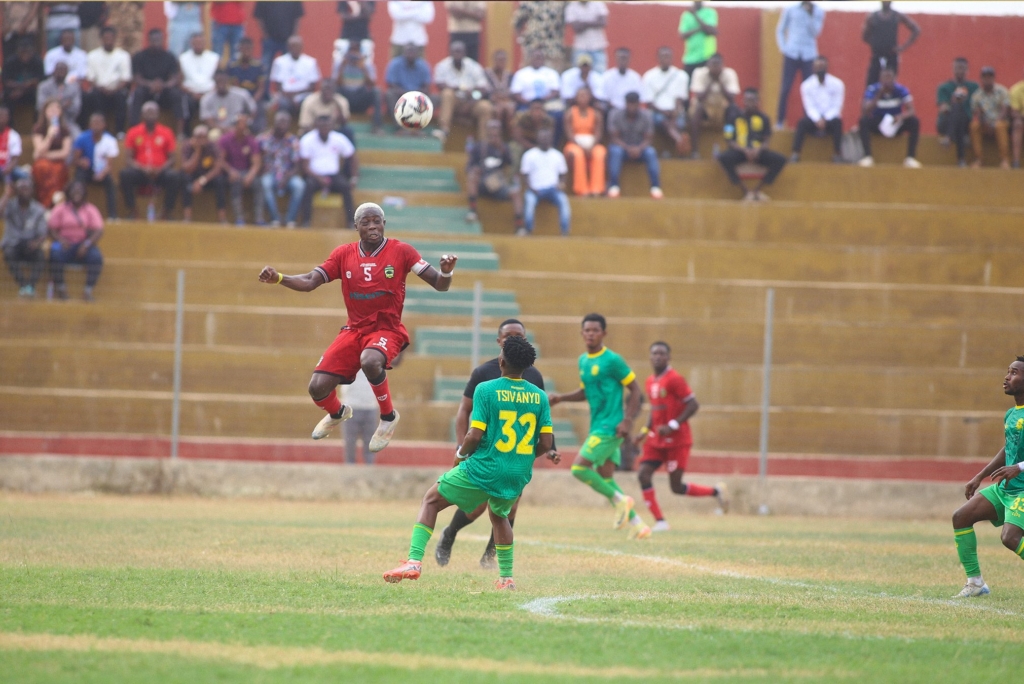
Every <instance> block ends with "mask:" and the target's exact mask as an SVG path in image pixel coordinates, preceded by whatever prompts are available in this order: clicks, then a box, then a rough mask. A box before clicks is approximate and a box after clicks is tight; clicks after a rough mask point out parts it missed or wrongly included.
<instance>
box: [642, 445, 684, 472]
mask: <svg viewBox="0 0 1024 684" xmlns="http://www.w3.org/2000/svg"><path fill="white" fill-rule="evenodd" d="M646 461H651V462H654V463H657V464H658V465H661V464H662V463H664V464H665V470H667V471H668V472H670V473H671V472H675V471H676V470H682V471H685V470H686V465H687V464H688V463H689V462H690V445H689V444H673V445H671V446H668V447H657V446H653V445H652V444H651V443H650V442H644V453H643V457H641V459H640V462H641V463H644V462H646Z"/></svg>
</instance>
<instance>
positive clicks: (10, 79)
mask: <svg viewBox="0 0 1024 684" xmlns="http://www.w3.org/2000/svg"><path fill="white" fill-rule="evenodd" d="M3 66H4V68H3V78H4V104H5V105H7V106H8V107H9V108H10V109H11V111H14V110H15V109H16V108H17V107H18V106H19V105H28V106H29V107H32V108H33V109H35V106H36V89H37V88H38V87H39V82H40V81H42V80H43V77H44V76H45V74H44V73H43V60H41V59H39V57H38V56H37V55H36V50H35V48H34V47H33V46H32V43H31V42H30V39H29V38H25V39H24V40H23V41H22V42H21V44H20V45H18V52H17V53H16V54H15V55H14V59H9V60H8V59H5V60H4V65H3Z"/></svg>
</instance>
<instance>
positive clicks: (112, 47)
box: [82, 26, 132, 133]
mask: <svg viewBox="0 0 1024 684" xmlns="http://www.w3.org/2000/svg"><path fill="white" fill-rule="evenodd" d="M100 41H101V42H102V43H103V45H102V46H101V47H98V48H96V49H95V50H93V51H92V52H90V53H89V60H88V65H89V68H88V73H87V75H86V80H87V81H88V82H89V84H90V85H91V88H90V89H89V92H88V93H86V94H85V95H84V101H83V103H82V104H83V108H84V109H85V112H84V113H85V114H86V115H89V116H91V115H92V114H93V113H94V112H102V113H103V114H106V115H107V116H110V117H111V118H112V119H113V121H114V132H115V133H123V132H124V126H125V122H126V120H127V118H128V86H130V85H131V83H132V58H131V56H130V55H129V54H128V53H127V52H125V51H124V50H122V49H121V48H119V47H116V43H117V29H115V28H114V27H112V26H104V27H103V30H102V31H101V32H100Z"/></svg>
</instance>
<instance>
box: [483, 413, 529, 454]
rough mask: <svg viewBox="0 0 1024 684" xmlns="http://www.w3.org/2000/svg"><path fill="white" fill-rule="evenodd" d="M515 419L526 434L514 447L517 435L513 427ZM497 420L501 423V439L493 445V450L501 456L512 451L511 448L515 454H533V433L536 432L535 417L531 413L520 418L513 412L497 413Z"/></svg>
mask: <svg viewBox="0 0 1024 684" xmlns="http://www.w3.org/2000/svg"><path fill="white" fill-rule="evenodd" d="M517 419H518V423H519V424H520V425H522V426H523V427H525V428H526V434H525V435H523V438H522V439H521V440H519V444H518V446H517V445H516V437H517V436H518V435H516V430H515V428H514V427H513V425H515V423H516V422H517ZM498 420H500V421H501V435H502V439H500V440H498V441H497V442H496V443H495V444H494V448H495V449H497V450H498V451H500V452H501V453H503V454H507V453H508V452H510V451H512V447H515V448H516V453H517V454H532V453H533V433H534V432H535V431H536V430H537V416H535V415H533V414H532V413H524V414H523V415H521V416H520V415H519V414H517V413H516V412H515V411H499V412H498Z"/></svg>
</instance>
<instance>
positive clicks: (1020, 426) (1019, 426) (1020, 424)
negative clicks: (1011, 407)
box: [1017, 418, 1024, 430]
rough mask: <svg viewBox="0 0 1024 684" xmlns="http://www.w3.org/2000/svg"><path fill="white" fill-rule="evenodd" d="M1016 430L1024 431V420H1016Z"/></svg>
mask: <svg viewBox="0 0 1024 684" xmlns="http://www.w3.org/2000/svg"><path fill="white" fill-rule="evenodd" d="M1017 429H1018V430H1020V429H1024V418H1018V419H1017Z"/></svg>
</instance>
